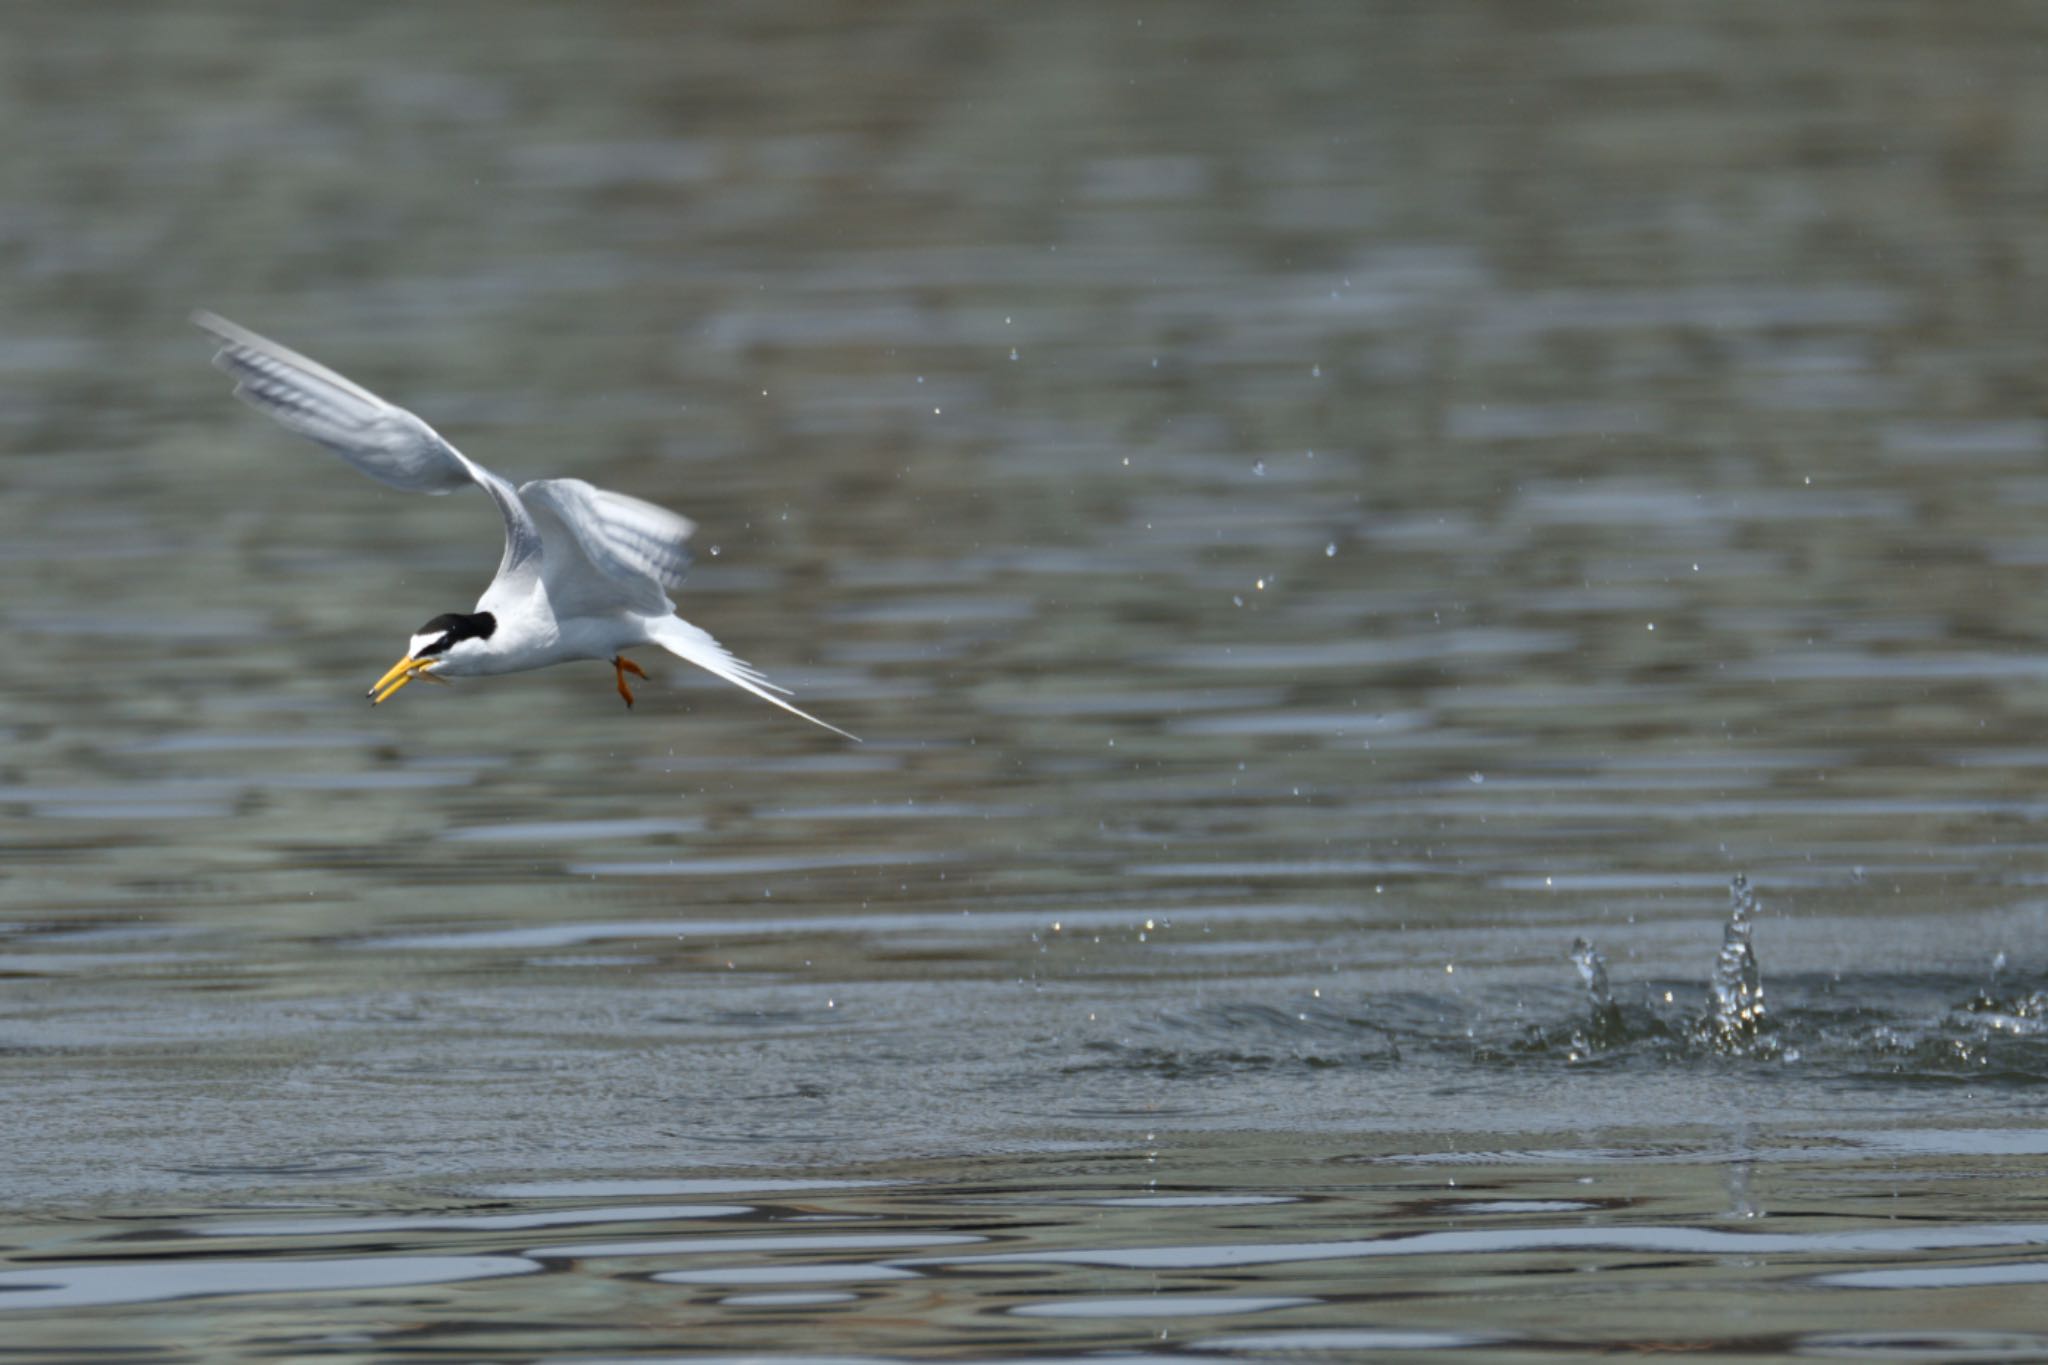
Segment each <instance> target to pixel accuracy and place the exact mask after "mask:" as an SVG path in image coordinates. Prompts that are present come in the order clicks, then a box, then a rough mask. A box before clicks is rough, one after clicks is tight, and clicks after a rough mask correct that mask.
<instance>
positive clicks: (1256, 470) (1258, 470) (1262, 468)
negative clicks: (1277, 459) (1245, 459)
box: [1252, 460, 1266, 479]
mask: <svg viewBox="0 0 2048 1365" xmlns="http://www.w3.org/2000/svg"><path fill="white" fill-rule="evenodd" d="M1252 473H1253V474H1256V475H1257V476H1258V477H1259V478H1262V479H1263V478H1265V477H1266V462H1265V461H1264V460H1254V461H1252Z"/></svg>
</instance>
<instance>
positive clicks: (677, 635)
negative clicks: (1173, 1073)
mask: <svg viewBox="0 0 2048 1365" xmlns="http://www.w3.org/2000/svg"><path fill="white" fill-rule="evenodd" d="M647 632H648V634H650V635H652V636H653V637H654V642H655V643H656V644H658V645H660V646H661V647H662V648H663V649H665V650H667V651H668V652H669V653H671V654H673V655H675V656H676V657H677V658H679V659H687V660H689V661H690V662H691V663H693V664H695V665H697V667H699V668H701V669H703V670H704V671H705V672H706V673H710V674H713V675H714V676H716V677H720V678H723V679H725V680H726V681H727V682H729V683H731V684H732V685H733V686H735V687H744V688H745V689H746V690H747V691H749V692H752V693H753V694H754V695H755V696H757V697H759V698H760V699H761V700H763V701H767V702H773V703H774V704H775V705H777V706H779V707H781V708H782V709H783V710H785V711H787V712H789V713H790V714H791V715H792V716H802V717H803V718H804V719H805V720H807V721H809V722H810V723H811V724H813V725H822V726H824V727H825V728H826V729H827V730H830V731H831V732H832V733H833V734H835V735H845V736H846V737H847V738H848V739H850V740H852V741H853V742H854V743H856V744H858V743H860V736H859V735H855V734H849V733H848V732H847V731H845V730H842V729H840V728H839V727H838V726H836V725H834V724H832V722H830V721H827V720H819V719H818V718H817V717H816V716H814V715H812V714H811V713H810V712H808V711H805V710H803V709H802V708H800V707H797V706H793V705H791V704H790V703H789V702H786V701H784V700H783V699H782V697H778V696H777V695H775V694H776V693H778V692H780V693H782V694H783V695H784V696H787V695H788V694H789V689H788V688H786V687H777V686H776V685H775V684H774V683H772V682H769V681H768V679H767V678H766V677H765V676H764V675H763V674H762V672H761V670H760V669H758V668H755V667H754V666H753V665H752V664H749V663H743V662H741V661H740V660H738V659H735V658H734V657H733V656H732V651H731V650H729V649H727V648H726V647H725V646H724V645H722V644H720V643H718V641H717V640H714V639H713V638H712V637H711V632H710V631H708V630H705V629H703V628H702V627H701V626H693V625H691V624H690V623H689V622H688V621H685V620H684V619H683V618H682V617H680V616H669V617H664V618H662V619H660V620H657V621H650V622H648V623H647Z"/></svg>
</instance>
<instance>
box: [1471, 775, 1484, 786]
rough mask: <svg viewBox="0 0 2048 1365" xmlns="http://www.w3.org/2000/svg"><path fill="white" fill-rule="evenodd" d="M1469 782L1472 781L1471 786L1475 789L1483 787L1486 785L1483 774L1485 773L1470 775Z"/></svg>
mask: <svg viewBox="0 0 2048 1365" xmlns="http://www.w3.org/2000/svg"><path fill="white" fill-rule="evenodd" d="M1471 781H1472V785H1473V786H1475V787H1483V786H1485V785H1486V774H1485V773H1474V774H1472V779H1471Z"/></svg>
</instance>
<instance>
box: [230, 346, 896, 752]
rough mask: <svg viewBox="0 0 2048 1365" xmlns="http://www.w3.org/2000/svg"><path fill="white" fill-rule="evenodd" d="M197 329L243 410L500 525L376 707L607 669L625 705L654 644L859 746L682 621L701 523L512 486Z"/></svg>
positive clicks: (620, 500) (616, 499) (414, 430)
mask: <svg viewBox="0 0 2048 1365" xmlns="http://www.w3.org/2000/svg"><path fill="white" fill-rule="evenodd" d="M192 321H193V322H195V323H197V324H198V325H199V326H200V327H202V328H204V329H205V330H206V331H208V332H210V333H212V334H213V336H214V337H215V339H217V340H218V341H219V342H220V350H219V352H218V353H217V354H216V355H215V356H214V358H213V363H214V365H215V367H217V368H218V369H220V370H223V371H225V372H226V373H227V374H228V375H229V376H231V377H232V378H233V379H234V381H235V396H236V397H237V398H240V399H241V400H242V401H243V402H245V403H247V404H249V405H250V406H251V407H253V408H256V409H257V410H258V411H260V412H265V413H268V414H269V415H270V416H271V417H273V418H275V419H276V420H277V421H278V422H279V423H280V424H282V425H283V426H285V427H286V428H288V429H290V430H292V431H295V432H297V433H298V434H299V435H301V436H305V437H309V438H310V439H312V440H315V441H318V442H319V443H320V444H321V445H323V446H326V447H327V448H328V449H329V450H331V451H333V452H334V453H335V454H337V455H339V456H341V458H343V459H344V460H347V461H348V462H349V463H350V464H352V465H354V466H355V467H356V468H357V469H360V470H361V471H362V472H363V473H365V474H367V475H369V476H370V477H371V478H373V479H375V480H377V482H379V483H382V484H387V485H389V486H390V487H392V488H400V489H404V490H405V491H407V492H410V493H447V492H451V491H453V490H454V489H457V488H464V487H467V486H468V485H470V484H475V485H477V486H478V487H480V488H482V489H483V490H484V492H486V493H488V494H490V495H491V501H492V502H494V503H496V504H497V505H498V512H499V513H500V515H502V516H503V517H504V519H505V554H504V557H503V558H502V559H500V560H499V561H498V573H497V576H496V577H495V578H493V579H492V580H491V585H490V586H489V587H488V588H485V589H484V595H483V596H482V597H480V598H478V599H477V603H476V610H474V611H469V612H447V613H444V614H442V615H440V616H436V617H435V618H434V619H433V620H431V621H429V622H427V623H426V624H425V625H423V626H421V627H420V628H419V630H418V631H417V632H415V633H414V635H413V637H412V640H411V642H410V643H409V644H408V645H407V646H406V650H405V655H404V657H402V658H400V659H399V661H398V662H397V663H395V664H393V665H392V666H391V668H390V670H389V671H388V672H386V673H385V674H384V676H383V677H381V678H379V679H378V680H377V683H376V685H375V686H374V687H372V688H371V689H370V690H369V693H368V695H369V698H370V702H371V704H372V705H375V704H377V703H379V702H382V701H386V700H388V699H389V698H390V697H391V696H392V695H393V694H394V693H396V692H397V691H398V690H399V689H400V688H402V687H404V686H405V685H406V684H407V683H409V682H411V681H412V680H413V679H414V678H425V679H426V680H427V681H429V682H441V681H444V680H445V679H448V678H469V677H478V676H481V675H484V674H491V673H518V672H521V671H523V670H525V669H529V668H545V667H547V666H548V665H549V664H558V663H564V662H567V661H568V660H571V659H600V660H606V661H609V662H610V663H611V665H612V667H613V669H614V670H615V671H616V673H617V676H618V687H619V695H620V696H621V697H623V698H625V701H626V705H627V706H629V707H630V706H631V705H632V704H633V692H632V689H631V688H629V687H628V686H627V685H626V674H628V673H631V674H633V675H634V676H635V677H640V678H644V677H646V676H647V675H646V674H645V673H644V672H642V671H641V669H640V666H639V665H638V664H636V663H634V662H633V661H632V660H631V659H628V658H626V657H625V655H624V654H623V653H622V651H624V650H626V649H630V648H632V647H634V646H636V645H659V646H660V647H661V648H663V649H665V650H667V651H668V652H669V653H671V654H674V655H676V656H678V657H679V658H683V659H687V660H689V661H690V662H691V663H693V664H695V665H697V667H699V668H701V669H704V670H705V671H706V672H709V673H713V674H716V675H717V676H718V677H721V678H723V679H725V680H726V681H727V682H729V683H732V684H734V685H735V686H738V687H744V688H745V689H746V690H747V691H749V692H752V693H753V694H754V695H755V696H757V697H760V698H762V699H764V700H766V701H770V702H773V703H774V704H775V705H777V706H779V707H781V708H782V709H783V710H785V711H788V712H790V713H791V714H792V715H797V716H801V717H803V718H804V719H805V720H807V721H810V722H811V723H812V724H813V725H822V726H824V727H825V728H826V729H827V730H830V731H832V733H834V734H836V735H845V736H846V738H848V739H852V740H856V742H857V741H858V737H857V736H855V735H850V734H847V732H846V731H844V730H842V729H840V728H839V727H838V726H836V725H832V724H829V723H827V722H825V721H822V720H819V719H818V718H817V717H816V716H814V715H811V714H810V713H809V712H807V711H801V710H798V709H797V708H796V707H795V706H792V705H791V704H790V703H788V702H786V701H784V700H783V699H782V697H780V696H777V695H776V693H778V692H780V693H784V694H785V695H786V694H787V693H788V691H789V689H787V688H784V687H777V686H776V685H775V684H774V683H771V682H769V681H768V679H767V678H765V677H763V676H762V675H761V673H760V672H759V671H757V670H756V669H754V668H753V667H751V666H750V665H748V664H745V663H742V662H740V661H739V660H738V659H735V658H734V657H733V656H732V655H731V654H730V653H729V652H727V650H726V648H725V646H723V645H721V644H719V643H718V641H716V640H714V639H712V638H711V636H710V634H709V633H708V632H706V631H704V630H701V629H699V628H698V627H696V626H693V625H691V624H690V623H689V622H688V621H685V620H683V619H682V618H681V617H679V616H677V615H676V607H675V603H673V602H671V601H670V600H669V598H668V590H669V589H672V588H674V587H676V586H677V585H678V584H680V583H681V582H682V581H683V574H684V573H685V571H687V570H688V568H689V567H690V552H689V540H690V534H691V532H693V531H694V530H695V529H696V527H695V526H694V525H693V524H692V523H691V522H690V521H689V520H688V519H687V518H685V517H679V516H677V515H676V514H675V513H673V512H670V511H668V510H667V509H665V508H661V507H656V506H655V505H654V504H653V503H650V502H642V501H641V500H640V499H638V498H629V497H627V496H626V495H625V494H623V493H613V492H610V491H608V490H606V489H602V488H593V487H592V486H591V485H589V484H587V483H585V482H583V480H581V479H535V480H534V481H533V482H531V483H524V484H521V485H519V487H518V488H516V489H515V488H514V487H513V486H512V485H511V484H510V483H508V482H506V481H505V480H504V479H502V478H500V477H499V476H498V475H496V474H493V473H492V472H491V471H490V470H488V469H486V468H484V467H483V466H482V465H480V464H478V463H477V462H476V461H474V460H472V459H470V458H469V457H468V456H466V455H464V454H463V453H462V452H461V451H459V450H457V449H456V448H455V447H454V446H452V445H450V444H449V443H448V442H447V441H445V440H443V439H442V438H441V436H440V435H439V434H438V433H436V432H435V430H434V429H433V428H432V427H430V426H428V425H427V424H426V423H425V422H423V421H421V420H420V419H419V418H418V417H416V416H414V415H413V414H412V413H410V412H407V411H406V410H405V409H404V408H400V407H394V406H392V405H391V404H390V403H387V402H385V401H384V400H383V399H381V398H379V397H378V396H377V395H376V394H374V393H371V392H370V391H369V390H368V389H365V388H363V387H362V386H361V385H358V384H355V383H352V382H350V381H349V380H347V379H344V378H342V377H341V376H340V375H338V374H336V373H335V372H334V371H332V370H330V369H328V368H327V367H326V366H324V365H318V364H315V363H314V362H313V361H311V360H308V359H306V357H304V356H302V355H300V354H298V353H297V352H296V351H290V350H287V349H285V348H284V347H282V346H280V345H278V344H277V343H276V342H274V341H271V340H269V339H268V338H266V337H260V336H258V335H256V333H254V332H252V331H249V330H248V329H247V328H245V327H238V326H236V325H235V324H234V323H232V322H229V321H228V320H227V319H226V318H223V317H217V316H215V315H214V314H212V313H208V312H204V311H201V312H195V313H194V314H193V315H192Z"/></svg>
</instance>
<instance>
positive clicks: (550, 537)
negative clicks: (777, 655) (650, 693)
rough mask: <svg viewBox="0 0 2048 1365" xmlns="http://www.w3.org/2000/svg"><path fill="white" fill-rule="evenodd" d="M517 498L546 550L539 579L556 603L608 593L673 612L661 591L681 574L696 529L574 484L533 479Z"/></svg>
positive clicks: (662, 512) (661, 510)
mask: <svg viewBox="0 0 2048 1365" xmlns="http://www.w3.org/2000/svg"><path fill="white" fill-rule="evenodd" d="M519 497H520V500H521V501H523V502H524V503H525V504H526V505H527V508H528V509H529V510H530V511H531V512H532V513H533V516H534V521H535V523H536V524H537V525H538V526H539V527H540V529H541V536H542V538H543V539H544V540H545V541H546V542H547V543H548V545H549V547H550V548H549V551H548V558H547V569H546V576H547V580H548V586H549V592H550V594H551V595H552V596H553V597H554V598H555V600H556V601H557V603H558V604H559V603H560V602H561V601H562V600H563V594H564V592H567V593H568V594H570V595H572V596H576V597H579V598H589V599H590V600H591V601H592V604H593V605H595V604H596V602H598V601H599V600H601V599H602V598H604V597H607V596H609V597H611V598H613V599H615V600H620V601H624V602H626V603H628V604H630V605H632V606H633V607H635V608H637V609H639V610H641V611H644V612H649V613H652V614H654V615H659V616H666V615H668V613H669V612H671V611H673V610H675V607H674V604H673V603H671V602H670V601H669V600H668V592H669V591H670V590H671V589H674V588H677V587H680V586H682V582H683V575H685V574H686V573H688V572H689V569H690V537H691V535H693V534H694V533H695V532H696V530H697V527H696V525H695V523H693V522H692V521H691V520H690V519H689V518H688V517H683V516H678V515H676V514H675V513H674V512H671V511H669V510H668V509H667V508H665V507H656V506H655V505H654V504H653V503H651V502H642V501H641V500H640V499H638V498H629V497H627V496H626V495H625V494H624V493H614V492H611V491H610V490H608V489H604V488H595V487H592V486H591V485H590V484H587V483H585V482H583V480H581V479H535V480H534V481H533V482H531V483H523V484H521V485H519ZM558 527H559V530H558V529H557V528H558ZM563 541H566V542H567V543H566V544H563V543H561V542H563ZM557 545H559V550H558V549H557V548H555V547H556V546H557ZM593 574H594V575H595V576H596V580H601V581H594V580H592V575H593Z"/></svg>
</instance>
